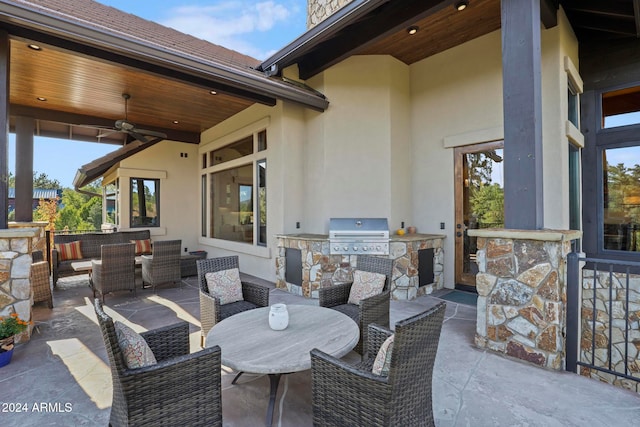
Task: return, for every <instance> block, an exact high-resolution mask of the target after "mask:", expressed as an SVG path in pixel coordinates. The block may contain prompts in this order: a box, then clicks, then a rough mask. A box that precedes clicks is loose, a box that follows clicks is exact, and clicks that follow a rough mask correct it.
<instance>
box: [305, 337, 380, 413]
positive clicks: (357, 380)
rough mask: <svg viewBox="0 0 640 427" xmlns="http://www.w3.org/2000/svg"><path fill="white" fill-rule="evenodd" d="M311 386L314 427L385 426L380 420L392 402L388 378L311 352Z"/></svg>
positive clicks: (321, 353)
mask: <svg viewBox="0 0 640 427" xmlns="http://www.w3.org/2000/svg"><path fill="white" fill-rule="evenodd" d="M311 378H312V380H311V384H312V387H311V389H312V402H313V418H314V425H315V424H316V423H318V424H319V425H322V422H321V420H331V421H332V422H330V423H329V424H331V425H345V426H346V425H351V426H355V425H362V426H364V425H384V424H385V423H384V422H380V420H378V419H377V417H379V416H381V414H383V413H385V412H386V411H384V410H381V408H386V407H387V406H388V405H389V403H390V402H391V387H390V386H389V385H388V377H383V376H380V375H375V374H373V373H371V371H365V370H360V369H358V368H357V367H355V366H353V365H351V364H349V363H347V362H345V361H343V360H340V359H336V358H335V357H332V356H329V355H328V354H326V353H324V352H322V351H321V350H318V349H313V350H311Z"/></svg>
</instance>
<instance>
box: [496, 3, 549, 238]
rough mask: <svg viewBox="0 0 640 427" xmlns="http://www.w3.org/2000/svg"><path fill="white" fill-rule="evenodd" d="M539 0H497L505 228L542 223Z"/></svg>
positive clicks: (527, 227) (533, 226) (535, 226)
mask: <svg viewBox="0 0 640 427" xmlns="http://www.w3.org/2000/svg"><path fill="white" fill-rule="evenodd" d="M540 1H541V0H501V19H502V85H503V100H504V103H503V108H504V158H505V159H504V177H505V178H504V181H505V182H504V184H505V185H504V215H505V228H511V229H524V230H537V229H541V228H543V227H544V216H543V215H544V209H543V192H542V184H543V180H542V83H541V80H542V77H541V65H540V62H541V47H540V43H541V42H540Z"/></svg>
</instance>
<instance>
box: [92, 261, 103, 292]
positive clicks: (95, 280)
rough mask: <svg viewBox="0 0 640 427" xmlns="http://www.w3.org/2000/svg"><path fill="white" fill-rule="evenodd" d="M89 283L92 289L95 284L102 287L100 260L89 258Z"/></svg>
mask: <svg viewBox="0 0 640 427" xmlns="http://www.w3.org/2000/svg"><path fill="white" fill-rule="evenodd" d="M91 283H92V284H93V288H94V289H95V288H96V286H98V287H100V289H102V261H100V260H95V259H92V260H91Z"/></svg>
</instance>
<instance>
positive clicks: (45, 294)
mask: <svg viewBox="0 0 640 427" xmlns="http://www.w3.org/2000/svg"><path fill="white" fill-rule="evenodd" d="M32 259H33V263H32V264H31V273H30V275H29V276H30V280H31V290H32V292H33V302H34V303H36V302H41V301H45V302H46V303H47V306H48V307H49V308H53V296H52V294H51V282H50V280H49V278H50V277H49V262H47V261H43V256H42V252H40V251H35V252H33V254H32Z"/></svg>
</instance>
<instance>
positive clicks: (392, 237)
mask: <svg viewBox="0 0 640 427" xmlns="http://www.w3.org/2000/svg"><path fill="white" fill-rule="evenodd" d="M276 237H277V238H285V239H300V240H318V241H326V240H329V235H328V234H310V233H309V234H307V233H300V234H276ZM445 237H447V236H446V235H445V234H422V233H415V234H405V235H404V236H398V235H397V234H392V233H389V240H391V241H392V242H412V241H416V240H435V239H444V238H445Z"/></svg>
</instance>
